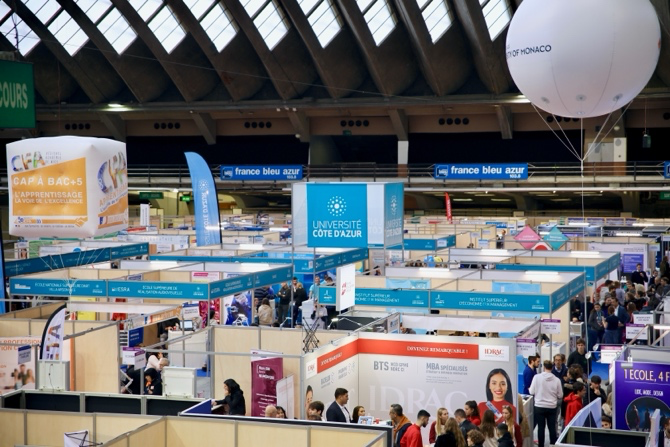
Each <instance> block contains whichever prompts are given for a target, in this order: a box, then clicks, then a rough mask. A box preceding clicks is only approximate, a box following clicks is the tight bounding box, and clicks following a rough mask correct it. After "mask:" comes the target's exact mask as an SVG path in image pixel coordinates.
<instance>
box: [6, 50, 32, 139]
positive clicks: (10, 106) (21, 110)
mask: <svg viewBox="0 0 670 447" xmlns="http://www.w3.org/2000/svg"><path fill="white" fill-rule="evenodd" d="M34 127H35V83H34V81H33V65H32V64H27V63H24V62H15V61H5V60H0V128H3V129H19V128H20V129H32V128H34Z"/></svg>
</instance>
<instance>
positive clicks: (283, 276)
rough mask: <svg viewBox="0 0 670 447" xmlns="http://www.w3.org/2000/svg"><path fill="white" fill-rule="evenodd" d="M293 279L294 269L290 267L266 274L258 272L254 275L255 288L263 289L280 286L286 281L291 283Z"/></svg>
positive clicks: (273, 270)
mask: <svg viewBox="0 0 670 447" xmlns="http://www.w3.org/2000/svg"><path fill="white" fill-rule="evenodd" d="M292 277H293V267H292V266H290V265H289V266H287V267H281V268H277V269H272V270H268V271H265V272H257V273H255V274H254V286H255V287H262V286H270V285H273V284H279V283H281V282H284V281H289V280H290V279H291V278H292Z"/></svg>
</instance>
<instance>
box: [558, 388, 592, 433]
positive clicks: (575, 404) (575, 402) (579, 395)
mask: <svg viewBox="0 0 670 447" xmlns="http://www.w3.org/2000/svg"><path fill="white" fill-rule="evenodd" d="M572 387H573V388H572V393H570V394H568V396H567V397H566V398H565V399H563V400H564V401H565V426H567V425H568V424H569V423H570V421H571V420H572V418H573V417H575V415H576V414H577V413H579V410H581V409H582V407H583V406H584V404H583V399H584V396H585V395H586V388H585V387H584V384H583V383H582V382H575V383H574V384H573V385H572Z"/></svg>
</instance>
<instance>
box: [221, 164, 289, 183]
mask: <svg viewBox="0 0 670 447" xmlns="http://www.w3.org/2000/svg"><path fill="white" fill-rule="evenodd" d="M300 179H302V166H300V165H281V166H280V165H254V166H221V180H245V181H249V180H300Z"/></svg>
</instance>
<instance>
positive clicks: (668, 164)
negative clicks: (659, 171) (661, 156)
mask: <svg viewBox="0 0 670 447" xmlns="http://www.w3.org/2000/svg"><path fill="white" fill-rule="evenodd" d="M663 177H665V178H670V161H664V162H663Z"/></svg>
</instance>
